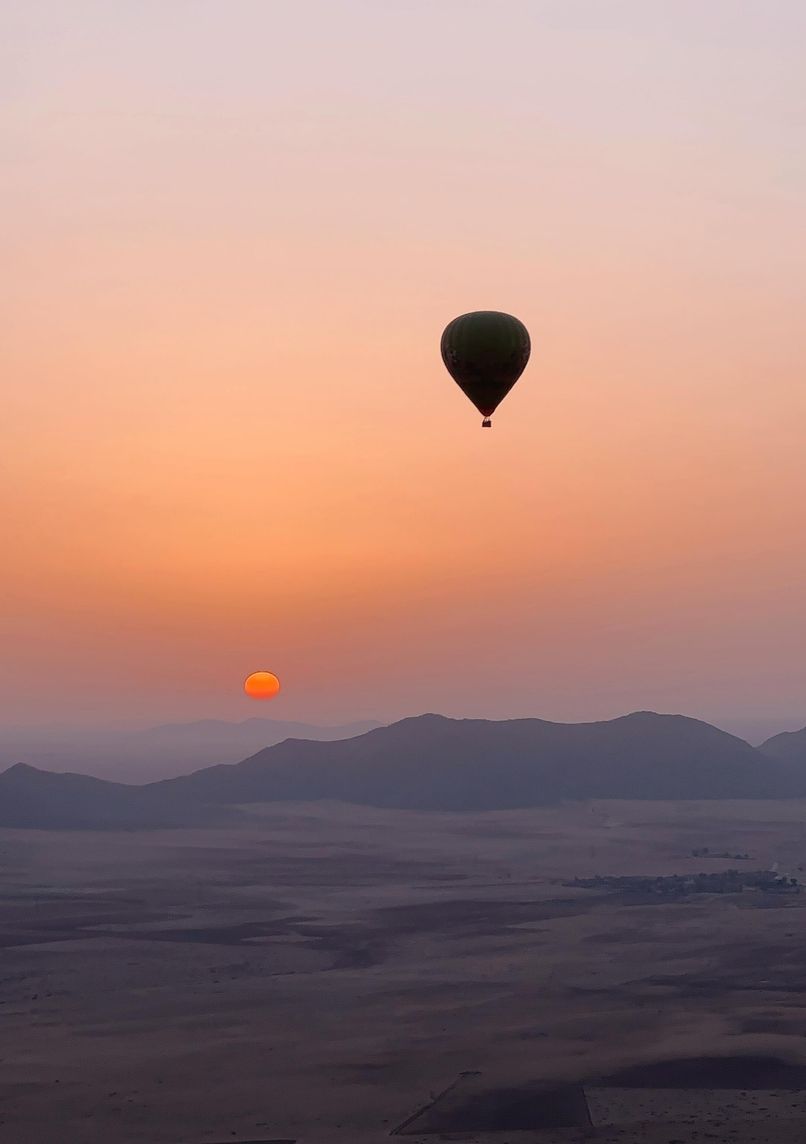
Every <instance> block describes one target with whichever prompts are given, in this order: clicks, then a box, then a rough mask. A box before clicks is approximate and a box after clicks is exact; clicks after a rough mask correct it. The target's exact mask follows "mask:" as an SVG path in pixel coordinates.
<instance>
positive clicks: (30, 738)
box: [0, 717, 379, 783]
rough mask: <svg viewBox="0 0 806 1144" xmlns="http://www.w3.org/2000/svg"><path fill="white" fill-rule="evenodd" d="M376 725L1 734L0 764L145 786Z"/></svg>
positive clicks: (249, 722) (210, 723)
mask: <svg viewBox="0 0 806 1144" xmlns="http://www.w3.org/2000/svg"><path fill="white" fill-rule="evenodd" d="M377 726H379V724H378V723H375V722H363V723H349V724H345V725H343V726H316V725H314V724H310V723H290V722H287V721H283V720H280V719H265V718H261V717H257V718H252V719H244V720H242V721H241V722H239V723H231V722H227V721H226V720H223V719H201V720H198V721H196V722H192V723H166V724H163V725H162V726H158V727H148V728H144V729H142V730H135V731H131V730H128V731H121V730H114V729H109V728H75V727H73V728H70V727H67V728H58V727H34V728H26V727H17V728H13V727H5V728H0V759H2V758H5V759H7V760H8V761H9V762H20V763H29V764H30V765H31V766H34V767H40V768H44V769H46V770H56V771H81V772H83V773H86V774H91V775H95V776H96V777H97V778H104V779H109V780H111V781H113V782H134V783H146V782H155V781H156V780H158V779H165V778H170V777H172V776H173V775H182V774H187V772H188V771H190V770H196V769H198V768H199V767H208V766H212V765H213V764H215V763H237V762H240V760H241V759H243V758H245V757H246V756H247V755H251V754H253V753H254V752H255V751H259V750H261V749H262V748H263V747H271V746H273V745H274V744H275V743H281V742H283V740H285V739H289V738H294V739H349V738H352V737H353V736H355V735H361V734H363V733H364V732H365V731H369V730H371V729H372V728H373V727H377Z"/></svg>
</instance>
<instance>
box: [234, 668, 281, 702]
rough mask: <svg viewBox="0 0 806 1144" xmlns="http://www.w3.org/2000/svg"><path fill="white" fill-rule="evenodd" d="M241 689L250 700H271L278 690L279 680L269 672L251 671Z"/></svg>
mask: <svg viewBox="0 0 806 1144" xmlns="http://www.w3.org/2000/svg"><path fill="white" fill-rule="evenodd" d="M243 689H244V691H245V692H246V694H247V695H248V696H249V698H250V699H273V698H274V696H275V695H276V694H277V692H278V691H279V690H280V680H279V679H278V678H277V676H276V675H274V674H273V672H271V671H253V672H252V674H251V675H247V677H246V679H245V680H244V684H243Z"/></svg>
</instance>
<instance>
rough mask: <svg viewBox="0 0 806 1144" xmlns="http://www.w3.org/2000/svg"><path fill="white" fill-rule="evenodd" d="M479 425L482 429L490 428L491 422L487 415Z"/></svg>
mask: <svg viewBox="0 0 806 1144" xmlns="http://www.w3.org/2000/svg"><path fill="white" fill-rule="evenodd" d="M481 427H482V429H492V427H493V423H492V421H491V420H490V418H489V417H485V418H484V420H483V421H482V423H481Z"/></svg>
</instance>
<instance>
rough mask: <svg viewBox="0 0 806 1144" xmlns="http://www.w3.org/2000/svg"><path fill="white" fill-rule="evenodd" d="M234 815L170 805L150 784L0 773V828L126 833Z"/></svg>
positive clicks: (191, 803) (23, 769)
mask: <svg viewBox="0 0 806 1144" xmlns="http://www.w3.org/2000/svg"><path fill="white" fill-rule="evenodd" d="M222 812H223V813H222ZM234 816H235V814H234V812H233V810H232V808H230V807H206V806H200V805H199V804H198V803H197V802H196V801H195V800H192V799H191V800H188V799H181V798H180V799H177V800H173V799H171V797H170V795H167V794H166V792H164V791H159V790H157V789H156V785H155V784H151V785H149V786H143V787H135V786H126V785H125V784H123V783H110V782H107V781H106V780H105V779H95V778H91V777H89V776H88V775H74V774H69V773H68V774H54V773H53V772H52V771H40V770H38V769H37V768H36V767H30V766H28V765H27V764H26V763H17V764H16V766H13V767H10V768H9V769H8V770H7V771H4V772H3V773H2V774H0V826H13V827H18V828H28V829H39V830H42V829H45V830H60V829H61V830H93V829H108V830H121V829H124V830H125V829H134V828H141V827H160V826H162V827H172V826H201V825H211V824H214V823H219V822H224V821H227V820H230V819H232V818H233V817H234ZM238 817H240V816H238Z"/></svg>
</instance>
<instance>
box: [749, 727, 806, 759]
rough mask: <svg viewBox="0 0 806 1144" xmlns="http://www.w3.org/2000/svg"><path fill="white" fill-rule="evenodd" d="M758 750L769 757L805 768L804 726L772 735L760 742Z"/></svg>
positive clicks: (805, 744) (805, 729)
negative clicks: (797, 729)
mask: <svg viewBox="0 0 806 1144" xmlns="http://www.w3.org/2000/svg"><path fill="white" fill-rule="evenodd" d="M759 751H761V753H762V754H764V755H767V756H768V757H769V758H771V759H777V760H778V761H779V762H782V763H789V764H792V765H794V766H796V767H803V768H804V769H806V727H803V728H802V730H800V731H782V732H781V734H780V735H773V736H772V738H771V739H767V740H766V741H765V742H763V743H762V744H761V746H760V747H759Z"/></svg>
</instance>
